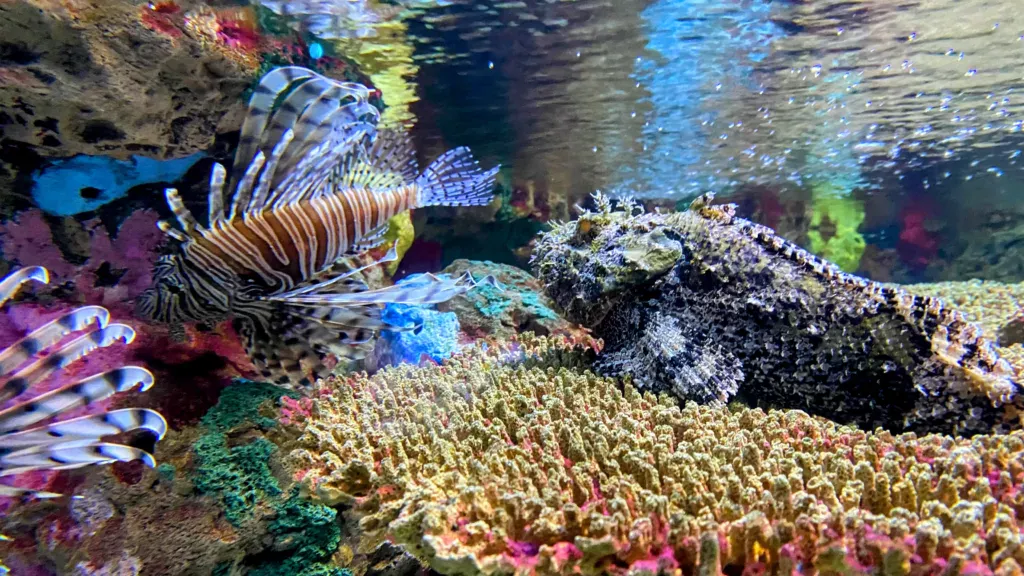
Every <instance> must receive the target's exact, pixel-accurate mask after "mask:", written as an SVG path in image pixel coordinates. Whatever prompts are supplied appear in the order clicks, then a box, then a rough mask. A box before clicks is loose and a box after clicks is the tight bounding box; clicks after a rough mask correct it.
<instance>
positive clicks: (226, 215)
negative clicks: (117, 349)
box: [138, 67, 498, 385]
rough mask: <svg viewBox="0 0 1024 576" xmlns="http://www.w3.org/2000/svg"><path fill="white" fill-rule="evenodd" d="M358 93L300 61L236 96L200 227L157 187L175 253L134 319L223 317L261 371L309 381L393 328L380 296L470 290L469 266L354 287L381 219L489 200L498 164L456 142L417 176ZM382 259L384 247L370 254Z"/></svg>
mask: <svg viewBox="0 0 1024 576" xmlns="http://www.w3.org/2000/svg"><path fill="white" fill-rule="evenodd" d="M369 95H370V91H369V90H368V89H367V88H366V87H365V86H363V85H361V84H352V83H341V82H337V81H335V80H331V79H328V78H325V77H323V76H320V75H319V74H316V73H315V72H312V71H310V70H307V69H305V68H299V67H285V68H278V69H275V70H272V71H271V72H268V73H267V74H266V75H265V76H264V77H263V78H262V79H261V80H260V84H259V86H258V87H257V89H256V90H255V92H254V93H253V96H252V99H251V100H250V102H249V110H248V114H247V116H246V119H245V121H244V123H243V125H242V131H241V137H240V141H239V146H238V150H237V152H236V153H235V162H234V166H233V168H232V171H231V175H230V178H229V176H228V171H227V170H226V169H225V168H224V167H223V166H220V165H216V166H215V167H214V169H213V172H212V175H211V178H210V193H209V199H208V204H209V216H208V223H207V224H206V225H205V226H204V225H202V224H200V223H199V222H198V221H197V219H196V218H195V217H194V216H193V214H192V213H191V212H190V211H189V210H188V209H187V208H186V207H185V206H184V204H183V203H182V201H181V198H180V197H179V196H178V193H177V191H176V190H173V189H169V190H167V191H166V196H167V201H168V204H169V205H170V207H171V209H172V211H173V212H174V214H175V216H176V218H177V221H178V224H179V227H178V228H174V227H172V226H171V225H170V224H168V223H161V229H163V230H164V231H165V232H166V233H167V234H168V235H170V236H171V237H172V238H173V239H174V240H176V241H177V243H178V245H179V247H180V249H179V250H178V251H177V252H176V253H175V254H172V255H170V256H168V257H165V258H163V259H161V261H160V262H159V263H158V264H157V267H156V270H155V272H154V286H153V288H151V289H150V290H148V291H147V292H146V293H144V294H143V296H142V298H141V299H140V301H139V305H138V310H139V312H140V314H142V315H144V316H146V317H149V318H151V319H153V320H157V321H162V322H167V323H181V322H217V321H220V320H223V319H231V320H232V323H233V325H234V326H235V328H236V329H237V330H238V331H239V334H240V335H241V336H242V339H243V343H244V345H245V346H246V349H247V352H248V354H249V356H250V357H251V358H252V360H253V363H254V364H255V365H256V367H257V368H258V369H259V370H260V371H261V373H262V375H263V376H264V377H266V378H268V379H270V380H272V381H274V382H275V383H278V384H282V385H295V384H308V383H309V381H310V378H309V376H310V375H313V376H316V377H319V376H322V375H325V374H326V373H327V372H328V369H327V367H326V365H325V363H324V360H326V358H327V357H328V356H331V355H333V356H334V357H335V358H337V359H338V360H339V361H341V360H345V361H350V360H356V359H359V358H362V357H364V356H365V355H366V354H367V353H368V352H369V350H371V349H372V346H373V342H374V339H375V337H376V336H377V335H378V334H379V333H380V331H382V330H397V329H398V328H395V327H390V326H388V325H386V324H385V323H384V322H383V321H382V320H381V308H382V307H383V305H385V304H388V303H421V304H422V303H436V302H441V301H444V300H446V299H449V298H451V297H453V296H455V295H457V294H459V293H461V292H465V291H466V290H469V289H471V288H472V287H473V286H475V285H476V281H475V280H474V279H473V277H472V276H469V275H464V276H462V277H459V278H457V279H451V280H449V279H441V278H437V277H433V278H432V280H433V281H432V283H431V284H430V285H429V286H427V287H426V288H422V287H421V288H403V287H397V286H392V287H388V288H383V289H378V290H370V288H369V287H368V286H367V284H366V283H365V281H364V279H363V271H364V270H365V269H366V268H368V267H369V266H366V265H363V266H360V265H359V264H357V262H356V260H355V257H356V256H358V255H359V254H361V253H363V252H365V251H366V250H368V249H370V248H374V247H376V246H379V245H380V244H381V243H382V242H383V238H384V235H385V233H386V232H387V228H388V221H389V220H390V219H391V218H392V217H393V216H395V215H397V214H400V213H402V212H404V211H406V210H409V209H411V208H420V207H424V206H435V205H448V206H470V205H485V204H488V203H489V202H490V200H491V198H492V190H493V188H494V177H495V175H496V174H497V171H498V168H493V169H491V170H487V171H484V170H482V169H480V168H479V166H478V165H477V163H476V162H475V161H474V160H473V158H472V155H471V154H470V152H469V150H468V149H467V148H456V149H454V150H451V151H449V152H446V153H445V154H443V155H442V156H441V157H440V158H438V159H437V160H435V161H434V162H433V163H432V164H431V165H430V166H428V167H427V168H426V170H424V171H423V172H422V173H419V171H418V168H417V166H416V161H415V154H414V150H413V148H412V145H411V143H410V142H409V140H408V139H407V138H405V137H404V136H401V135H398V134H396V133H380V134H378V132H377V122H378V120H379V118H380V114H379V112H378V111H377V109H376V108H375V107H373V106H372V105H370V104H369V103H368V101H367V99H368V98H369ZM229 181H230V183H231V184H230V187H227V186H226V184H227V182H229ZM226 189H227V191H228V192H227V193H226V192H225V190H226ZM395 258H396V255H395V253H394V250H392V251H390V252H389V253H388V255H387V256H385V257H384V258H383V259H382V260H381V262H383V261H390V260H393V259H395ZM378 263H380V262H374V263H373V264H371V266H372V265H376V264H378ZM486 281H488V282H492V283H493V281H494V280H493V278H487V279H486Z"/></svg>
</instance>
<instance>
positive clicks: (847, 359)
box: [534, 196, 1022, 434]
mask: <svg viewBox="0 0 1024 576" xmlns="http://www.w3.org/2000/svg"><path fill="white" fill-rule="evenodd" d="M710 200H711V198H710V197H709V196H704V197H701V198H699V199H698V200H696V201H695V202H694V205H693V206H692V207H691V209H690V210H689V211H686V212H680V213H671V214H663V213H650V214H642V213H641V214H636V213H635V212H636V206H635V205H634V204H632V203H630V202H626V203H625V210H624V211H614V210H612V206H611V203H610V201H608V200H607V199H606V198H604V197H600V196H599V197H598V198H597V203H598V211H597V212H586V213H584V214H583V215H582V216H581V217H580V218H579V220H577V221H574V222H570V223H566V224H559V225H556V226H555V227H554V228H553V229H552V231H550V232H548V233H546V234H545V235H544V236H543V237H542V238H541V240H540V241H539V242H538V243H537V246H536V249H535V252H534V265H535V268H536V270H537V272H538V275H539V276H540V277H541V279H542V281H543V282H544V283H545V287H546V290H547V293H548V294H549V295H550V296H551V297H552V299H553V300H554V301H555V302H556V303H557V304H558V305H559V306H560V307H561V308H562V309H563V310H564V311H565V312H566V314H567V317H568V319H569V320H572V321H577V322H580V323H581V324H583V325H584V326H586V327H589V328H592V329H593V330H594V334H595V335H596V336H598V337H601V338H602V339H604V340H605V344H606V351H605V354H604V357H603V361H602V364H601V368H602V370H603V371H605V372H606V373H610V374H619V373H626V374H630V375H631V376H633V377H634V378H635V380H636V382H637V383H638V385H640V386H641V387H644V388H650V389H653V390H655V391H671V392H672V393H673V394H675V395H676V396H678V397H680V398H684V399H694V400H698V401H703V402H708V401H716V402H717V401H723V400H728V399H729V398H731V397H733V396H735V397H736V398H737V399H746V400H749V401H750V402H751V403H752V404H754V405H764V406H771V407H779V408H797V409H803V410H807V411H808V412H810V413H812V414H818V415H822V416H826V417H829V418H832V419H834V420H837V421H839V422H843V423H856V424H858V425H861V426H864V427H874V426H883V427H885V428H887V429H890V430H916V431H941V432H953V433H959V434H973V433H979V432H980V433H984V432H989V431H999V430H1006V429H1011V428H1018V427H1020V417H1019V414H1020V409H1021V404H1022V399H1021V396H1020V391H1019V385H1018V383H1017V382H1016V381H1015V380H1014V374H1013V369H1012V367H1011V365H1010V364H1009V363H1008V362H1007V361H1006V360H1004V359H1002V358H1000V357H999V355H998V353H997V352H996V350H995V348H994V346H993V344H992V342H990V341H989V340H988V339H986V338H985V337H984V336H983V335H982V333H981V329H980V328H978V327H977V326H976V325H974V324H971V323H970V322H968V321H967V319H966V318H965V317H964V315H963V314H962V313H960V312H957V311H955V310H953V309H951V308H949V307H948V306H946V305H944V304H943V303H942V302H941V301H939V300H938V299H935V298H927V297H915V296H913V295H911V294H909V293H907V292H904V291H902V290H900V289H898V288H895V287H892V286H885V285H881V284H876V283H873V282H869V281H867V280H864V279H862V278H858V277H856V276H852V275H849V274H846V273H844V272H842V271H841V270H839V269H838V268H837V267H836V266H835V265H833V264H831V263H829V262H826V261H823V260H821V259H819V258H817V257H815V256H813V255H811V254H809V253H807V252H805V251H803V250H801V249H800V248H798V247H797V246H795V245H794V244H792V243H790V242H788V241H786V240H784V239H782V238H779V237H778V236H776V235H775V234H774V233H773V232H772V231H771V230H770V229H768V228H765V227H763V226H760V225H757V224H753V223H751V222H749V221H746V220H743V219H741V218H738V217H735V215H734V212H733V208H734V207H733V206H732V205H724V206H711V205H710ZM637 327H641V328H642V329H637Z"/></svg>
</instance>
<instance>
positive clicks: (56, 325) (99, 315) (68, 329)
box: [0, 306, 110, 377]
mask: <svg viewBox="0 0 1024 576" xmlns="http://www.w3.org/2000/svg"><path fill="white" fill-rule="evenodd" d="M109 321H110V313H109V312H107V309H106V308H103V307H101V306H82V307H81V308H76V309H74V310H72V311H70V312H68V313H66V314H64V315H63V316H61V317H59V318H57V319H55V320H51V321H50V322H47V323H46V324H44V325H43V326H41V327H39V328H36V329H35V330H33V331H32V332H30V333H29V335H28V336H25V337H24V338H22V339H20V340H18V341H17V342H15V343H14V344H11V345H10V346H8V347H7V348H5V349H4V350H0V377H4V376H7V375H8V374H10V373H11V372H12V371H13V370H14V369H15V368H17V367H19V366H21V365H22V364H23V363H25V362H27V361H28V360H30V359H31V358H33V357H35V356H36V355H38V354H40V353H43V352H49V348H50V347H51V346H53V345H54V344H56V343H58V342H60V341H61V339H63V338H64V337H65V336H67V335H68V334H71V333H72V332H77V331H79V330H84V329H86V328H88V327H89V326H90V325H92V324H95V325H96V326H97V327H99V328H103V327H104V326H106V325H107V323H108V322H109Z"/></svg>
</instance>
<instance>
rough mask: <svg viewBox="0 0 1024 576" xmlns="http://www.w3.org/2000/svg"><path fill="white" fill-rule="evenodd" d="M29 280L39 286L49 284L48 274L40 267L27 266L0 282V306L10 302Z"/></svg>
mask: <svg viewBox="0 0 1024 576" xmlns="http://www.w3.org/2000/svg"><path fill="white" fill-rule="evenodd" d="M30 280H34V281H36V282H39V283H40V284H49V283H50V273H49V272H48V271H47V270H46V268H43V267H42V266H28V267H25V268H19V269H17V270H15V271H14V272H11V273H10V274H8V275H7V276H5V277H4V278H3V279H2V280H0V306H3V305H4V303H6V302H7V301H8V300H10V299H11V297H12V296H14V294H15V293H16V292H17V291H18V289H19V288H21V285H22V284H24V283H26V282H28V281H30Z"/></svg>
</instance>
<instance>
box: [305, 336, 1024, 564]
mask: <svg viewBox="0 0 1024 576" xmlns="http://www.w3.org/2000/svg"><path fill="white" fill-rule="evenodd" d="M581 360H582V359H581V358H580V356H579V354H577V353H574V352H571V351H568V350H567V349H566V347H565V344H564V341H559V340H554V339H544V338H532V337H524V338H523V340H522V342H519V343H514V344H512V345H509V346H492V347H490V348H488V349H487V350H484V349H473V350H471V351H469V352H468V353H467V354H466V355H465V356H462V357H457V358H455V359H453V360H451V361H449V362H446V363H445V364H444V365H442V366H427V367H408V366H403V367H397V368H390V369H386V370H384V371H382V372H380V373H378V374H377V375H375V376H373V377H367V376H357V377H352V378H348V379H330V380H327V381H322V382H321V383H320V384H319V385H318V391H317V392H318V395H317V396H316V398H317V399H316V400H315V401H314V402H312V405H311V406H310V407H309V415H308V417H304V418H303V419H302V421H301V422H299V421H295V422H293V423H292V425H291V426H292V427H293V428H298V429H299V430H300V431H301V436H300V437H299V438H298V440H297V442H296V446H295V449H294V450H293V451H292V452H291V454H290V456H289V460H290V462H291V463H292V465H293V466H295V467H296V468H297V469H299V471H300V474H301V476H302V478H303V484H304V486H305V487H306V489H307V490H308V491H309V492H310V493H311V494H312V495H314V497H315V498H318V499H320V500H322V501H324V502H327V503H332V504H333V503H338V502H349V503H351V504H352V505H353V511H354V513H355V514H356V515H357V516H358V517H359V518H360V526H361V528H362V529H363V531H364V540H365V542H364V545H366V546H373V545H375V544H377V543H378V542H379V541H380V540H382V539H389V540H392V541H394V542H396V543H398V544H401V545H403V546H405V547H406V548H407V549H408V550H409V551H410V552H412V553H413V554H414V555H416V556H417V557H418V558H420V559H421V560H422V561H424V562H426V563H427V564H429V565H430V566H431V567H432V568H434V569H435V570H437V571H439V572H441V573H444V574H496V573H497V574H513V573H514V574H523V575H526V574H531V575H532V574H597V573H612V574H626V573H630V574H641V573H642V574H647V573H656V572H663V573H669V574H673V573H674V574H680V573H681V574H699V575H702V576H703V575H708V576H713V575H717V574H722V573H723V572H724V573H727V574H740V573H741V572H742V573H744V574H749V575H755V574H762V573H771V574H796V573H801V574H839V573H843V574H851V573H884V574H891V575H897V574H899V575H904V574H920V575H922V576H923V575H924V574H939V573H942V572H944V571H947V572H949V573H951V574H952V573H957V572H978V573H989V572H990V571H991V570H993V569H996V570H999V571H1001V572H1006V573H1018V572H1019V571H1020V568H1019V565H1020V564H1021V563H1022V562H1024V548H1021V536H1020V529H1019V525H1018V519H1017V516H1018V515H1020V514H1021V513H1024V493H1022V491H1021V489H1020V488H1021V485H1022V482H1024V433H1020V432H1016V433H1013V434H1010V435H1004V436H993V435H990V436H976V437H974V438H973V439H971V440H963V439H954V438H950V437H947V436H940V435H929V436H924V437H918V436H916V435H914V434H903V435H899V436H893V435H891V434H889V433H886V432H882V431H876V432H873V433H872V432H864V431H861V430H857V429H855V428H850V427H844V426H839V425H837V424H834V423H831V422H828V421H826V420H824V419H820V418H812V417H810V416H808V415H807V414H805V413H803V412H798V411H770V412H764V411H761V410H758V409H748V408H735V409H725V408H715V407H708V406H697V405H694V404H689V405H687V406H686V407H684V408H680V407H679V406H678V405H677V404H676V402H675V401H673V400H671V399H670V398H668V397H665V396H661V397H657V396H654V395H651V394H644V395H641V394H640V393H638V392H637V391H636V390H635V389H634V388H633V387H632V386H630V385H628V384H626V385H624V386H622V387H620V385H619V384H618V383H617V382H615V381H613V380H610V379H605V378H599V377H597V376H594V375H593V374H591V373H589V372H584V371H582V370H581V369H580V366H581ZM569 366H572V368H571V369H570V368H569ZM556 367H557V368H556Z"/></svg>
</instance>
